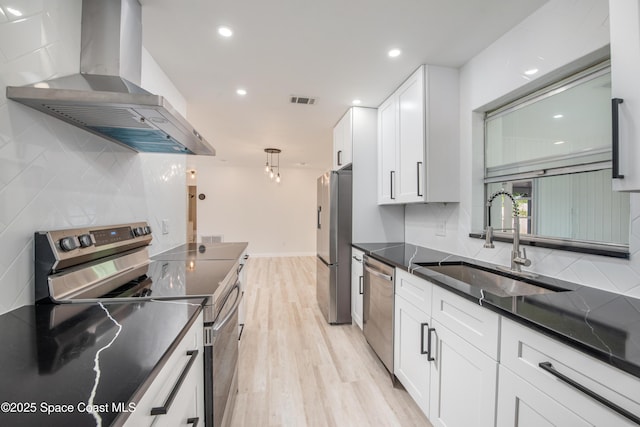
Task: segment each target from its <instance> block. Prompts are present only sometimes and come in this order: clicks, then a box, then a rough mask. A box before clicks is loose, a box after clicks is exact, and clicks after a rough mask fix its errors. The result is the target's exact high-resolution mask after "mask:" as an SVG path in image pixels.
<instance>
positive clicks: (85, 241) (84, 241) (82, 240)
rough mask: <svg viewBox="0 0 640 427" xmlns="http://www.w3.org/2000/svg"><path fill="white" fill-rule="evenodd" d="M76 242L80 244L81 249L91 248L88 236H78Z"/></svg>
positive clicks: (91, 244) (89, 236)
mask: <svg viewBox="0 0 640 427" xmlns="http://www.w3.org/2000/svg"><path fill="white" fill-rule="evenodd" d="M78 241H79V242H80V247H82V248H88V247H89V246H93V241H92V240H91V235H90V234H81V235H79V236H78Z"/></svg>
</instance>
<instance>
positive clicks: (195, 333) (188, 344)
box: [124, 313, 204, 427]
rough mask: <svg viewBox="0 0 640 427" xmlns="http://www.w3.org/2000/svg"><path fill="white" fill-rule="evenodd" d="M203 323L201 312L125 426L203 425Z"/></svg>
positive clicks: (173, 426)
mask: <svg viewBox="0 0 640 427" xmlns="http://www.w3.org/2000/svg"><path fill="white" fill-rule="evenodd" d="M202 325H203V323H202V313H200V315H199V316H198V318H197V319H196V321H195V323H193V325H192V326H191V327H190V328H189V330H188V331H187V333H186V334H185V336H184V337H183V338H182V340H181V341H180V343H179V344H178V346H177V347H176V349H175V350H174V351H173V353H172V354H171V356H170V357H169V359H168V360H167V362H166V363H165V365H164V366H163V367H162V369H161V370H160V372H159V373H158V374H157V376H156V377H155V378H154V379H153V381H152V382H151V384H150V385H149V387H148V388H147V390H146V391H145V393H144V394H143V395H142V397H141V398H140V400H139V401H138V402H137V404H136V408H135V411H133V412H132V413H131V415H129V417H128V418H127V419H126V421H125V423H124V425H125V426H131V427H139V426H150V425H153V426H167V427H168V426H172V427H175V426H186V425H195V424H197V425H203V424H204V361H203V348H204V347H203V341H202V332H203V327H202ZM160 408H163V409H160ZM156 413H157V414H156Z"/></svg>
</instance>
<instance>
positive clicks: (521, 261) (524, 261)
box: [518, 248, 531, 267]
mask: <svg viewBox="0 0 640 427" xmlns="http://www.w3.org/2000/svg"><path fill="white" fill-rule="evenodd" d="M518 263H519V264H521V265H524V266H525V267H529V266H530V265H531V260H530V259H529V258H527V250H526V249H525V248H522V258H520V259H519V262H518Z"/></svg>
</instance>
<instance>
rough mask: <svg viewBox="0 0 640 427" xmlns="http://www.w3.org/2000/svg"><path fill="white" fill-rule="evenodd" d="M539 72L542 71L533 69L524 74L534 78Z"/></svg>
mask: <svg viewBox="0 0 640 427" xmlns="http://www.w3.org/2000/svg"><path fill="white" fill-rule="evenodd" d="M538 71H540V70H538V69H537V68H532V69H530V70H527V71H525V72H524V74H525V75H526V76H533V75H534V74H536V73H537V72H538Z"/></svg>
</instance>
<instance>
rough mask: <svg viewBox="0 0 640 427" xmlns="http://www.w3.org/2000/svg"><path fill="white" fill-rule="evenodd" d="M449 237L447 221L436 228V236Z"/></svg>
mask: <svg viewBox="0 0 640 427" xmlns="http://www.w3.org/2000/svg"><path fill="white" fill-rule="evenodd" d="M446 235H447V221H441V222H439V223H438V225H437V226H436V236H442V237H444V236H446Z"/></svg>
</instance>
